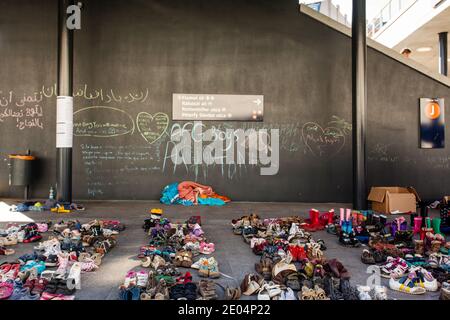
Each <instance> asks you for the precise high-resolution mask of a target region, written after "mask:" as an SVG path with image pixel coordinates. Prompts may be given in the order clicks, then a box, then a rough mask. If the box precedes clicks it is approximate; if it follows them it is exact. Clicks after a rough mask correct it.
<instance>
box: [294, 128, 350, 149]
mask: <svg viewBox="0 0 450 320" xmlns="http://www.w3.org/2000/svg"><path fill="white" fill-rule="evenodd" d="M302 136H303V141H304V142H305V144H306V146H307V148H308V149H309V151H311V153H312V154H313V155H315V156H316V157H334V156H336V155H337V154H339V152H340V151H341V150H342V148H344V146H345V135H344V133H343V132H342V130H341V129H339V128H334V127H327V128H322V127H321V126H320V125H318V124H317V123H315V122H308V123H306V124H305V125H304V126H303V130H302Z"/></svg>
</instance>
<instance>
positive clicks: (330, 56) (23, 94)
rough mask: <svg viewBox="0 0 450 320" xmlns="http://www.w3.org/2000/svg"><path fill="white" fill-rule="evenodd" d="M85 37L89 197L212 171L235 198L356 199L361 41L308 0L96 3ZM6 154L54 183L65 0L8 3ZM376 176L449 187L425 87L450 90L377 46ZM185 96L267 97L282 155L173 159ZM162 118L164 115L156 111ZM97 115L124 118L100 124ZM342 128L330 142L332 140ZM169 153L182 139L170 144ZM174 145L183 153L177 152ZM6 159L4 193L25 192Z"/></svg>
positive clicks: (371, 157) (128, 192)
mask: <svg viewBox="0 0 450 320" xmlns="http://www.w3.org/2000/svg"><path fill="white" fill-rule="evenodd" d="M83 3H84V9H83V15H82V30H80V31H77V32H76V34H75V80H74V86H75V89H74V94H75V96H76V98H75V111H76V114H75V123H76V128H75V132H76V135H77V136H76V137H75V140H74V159H73V160H74V173H73V176H74V196H75V198H77V199H158V198H159V195H160V191H161V189H162V187H163V186H165V185H166V184H168V183H170V182H173V181H181V180H188V179H189V180H197V181H198V182H200V183H205V184H209V185H212V186H213V187H214V188H215V189H216V190H217V191H218V192H220V193H223V194H226V195H228V196H230V197H231V198H232V199H234V200H249V201H314V202H328V201H350V200H351V198H352V196H351V179H352V178H351V125H350V123H349V122H351V41H350V39H349V38H348V37H346V36H345V35H342V34H340V33H338V32H336V31H335V30H332V29H330V28H328V27H327V26H325V25H323V24H321V23H319V22H317V21H315V20H313V19H311V18H309V17H307V16H305V15H302V14H301V13H299V10H298V1H297V0H283V1H282V0H272V1H263V0H227V1H223V0H195V1H194V0H193V1H186V0H170V1H168V0H127V1H125V0H107V1H106V0H88V1H83ZM0 12H1V13H2V14H1V16H0V56H1V59H0V70H1V73H0V75H1V76H0V103H1V104H0V137H1V138H0V139H1V141H0V153H1V157H2V159H3V158H6V157H7V154H8V153H13V152H21V151H24V150H26V149H31V150H32V152H33V153H34V154H35V155H37V156H38V157H39V158H40V159H41V160H40V162H39V170H38V175H37V177H36V183H35V184H34V186H33V188H32V195H33V196H34V197H43V196H45V195H47V194H48V189H49V186H50V185H51V184H52V183H54V181H55V168H54V166H55V153H56V152H55V121H56V120H55V105H56V98H55V90H54V84H55V82H56V47H57V43H56V35H57V31H56V25H57V1H56V0H45V1H44V0H22V1H20V3H19V2H17V1H16V0H2V1H1V2H0ZM368 54H369V56H368V62H369V70H368V72H369V79H370V81H369V83H368V89H369V96H368V101H369V114H368V117H369V136H368V145H367V151H368V165H369V183H370V185H413V186H415V187H416V188H417V189H418V191H419V192H420V193H421V194H422V195H423V197H427V198H438V197H441V196H442V195H444V194H449V193H450V180H449V179H446V178H445V176H446V175H448V174H449V173H450V152H449V151H448V148H447V149H444V150H431V151H430V150H420V149H419V148H418V133H419V130H418V117H419V112H418V99H419V98H420V97H435V96H438V97H443V98H446V99H447V101H450V90H449V88H448V87H446V86H444V85H442V84H440V83H439V82H437V81H434V80H432V79H430V78H428V77H426V76H424V75H422V74H420V73H418V72H417V71H415V70H413V69H411V68H409V67H407V66H405V65H403V64H401V63H399V62H397V61H394V60H392V59H390V58H389V57H387V56H385V55H383V54H381V53H379V52H377V51H375V50H373V49H369V52H368ZM172 93H226V94H263V95H264V96H265V119H264V123H261V124H257V123H242V122H241V123H236V122H208V123H204V124H205V125H206V128H211V127H212V126H214V127H215V128H216V129H217V130H222V131H224V130H226V129H227V128H234V129H237V128H244V129H248V128H255V129H261V128H265V129H279V130H280V168H279V172H278V174H277V175H275V176H261V175H260V170H259V168H258V167H255V166H251V165H241V166H229V165H223V166H221V165H209V166H207V165H188V166H183V165H180V166H174V164H173V163H172V162H171V160H170V159H166V158H167V156H168V155H170V147H171V145H170V141H169V140H170V137H169V134H170V132H171V130H172V128H176V127H177V126H184V125H187V126H189V124H186V123H182V122H173V121H172V120H171V118H170V117H171V103H172ZM155 119H157V120H155ZM94 123H97V124H105V123H109V124H110V125H111V124H114V125H117V126H115V127H114V128H113V129H114V130H112V131H111V127H112V125H111V126H110V127H107V128H105V127H98V126H96V125H95V124H94ZM324 138H329V139H326V140H327V141H328V143H327V145H324V144H323V143H321V142H320V141H323V140H324ZM168 150H169V151H168ZM167 152H169V153H167ZM21 194H22V190H20V189H10V188H9V187H8V168H7V163H6V161H2V162H1V164H0V197H19V196H21Z"/></svg>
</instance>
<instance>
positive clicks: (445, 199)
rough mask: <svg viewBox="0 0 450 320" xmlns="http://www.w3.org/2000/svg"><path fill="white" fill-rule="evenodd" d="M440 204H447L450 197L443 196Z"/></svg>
mask: <svg viewBox="0 0 450 320" xmlns="http://www.w3.org/2000/svg"><path fill="white" fill-rule="evenodd" d="M442 202H443V203H444V204H449V203H450V196H445V197H444V199H443V200H442Z"/></svg>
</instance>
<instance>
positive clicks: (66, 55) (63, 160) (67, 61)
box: [56, 0, 74, 202]
mask: <svg viewBox="0 0 450 320" xmlns="http://www.w3.org/2000/svg"><path fill="white" fill-rule="evenodd" d="M73 4H74V1H73V0H59V1H58V97H72V95H73V89H72V88H73V30H69V29H68V28H67V25H66V22H67V17H68V14H67V8H68V7H69V6H70V5H73ZM58 121H60V120H58ZM58 125H61V123H57V135H58V134H61V132H58V130H59V128H58ZM63 129H64V128H63ZM56 183H57V185H56V190H57V191H56V192H57V200H58V201H59V202H72V147H71V146H70V147H69V146H65V147H60V146H57V160H56Z"/></svg>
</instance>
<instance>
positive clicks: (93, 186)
mask: <svg viewBox="0 0 450 320" xmlns="http://www.w3.org/2000/svg"><path fill="white" fill-rule="evenodd" d="M159 147H160V144H158V143H155V144H154V145H152V146H150V145H147V146H134V145H119V146H117V145H102V144H95V143H82V144H80V149H81V150H80V157H81V162H82V163H83V167H84V171H83V174H82V176H81V178H82V179H83V181H84V185H85V186H86V190H87V194H88V196H89V197H90V198H95V197H96V196H102V195H104V194H109V193H110V192H112V191H113V190H117V188H120V187H124V186H125V187H126V186H129V185H140V184H142V183H143V182H145V181H143V180H139V179H145V176H146V175H144V174H146V173H151V172H160V171H161V167H160V166H159V165H158V164H157V163H159V162H160V158H159V157H160V153H159V151H158V149H159Z"/></svg>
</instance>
